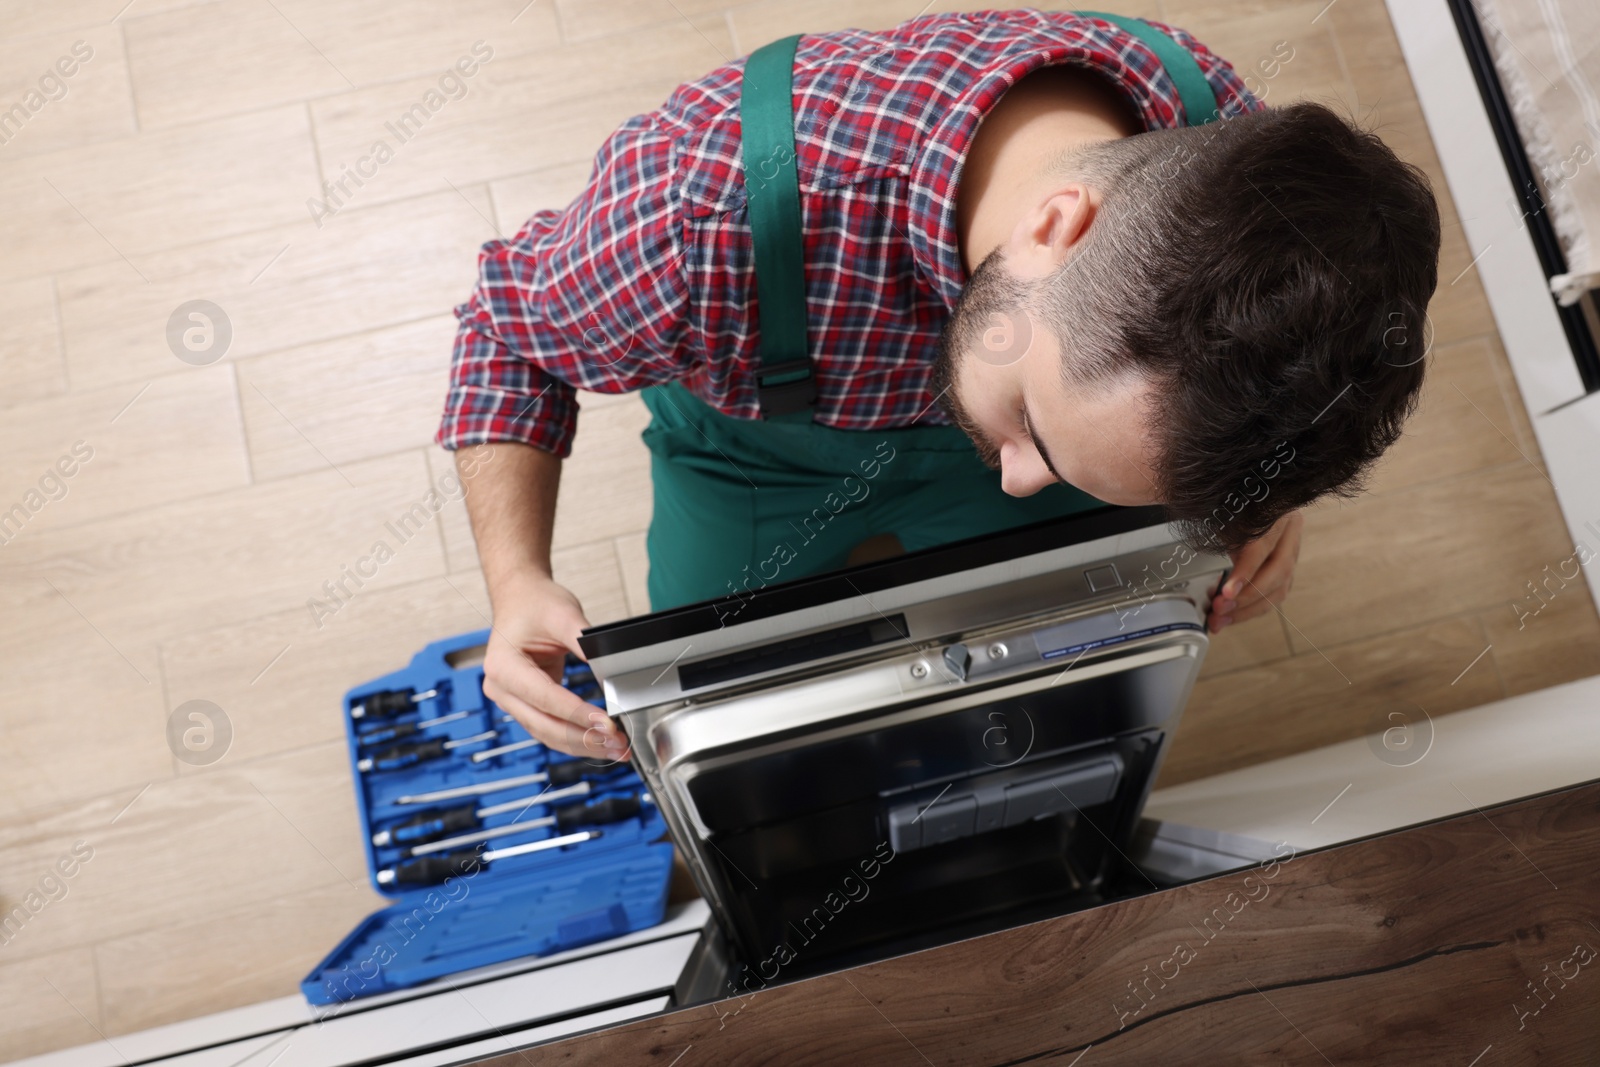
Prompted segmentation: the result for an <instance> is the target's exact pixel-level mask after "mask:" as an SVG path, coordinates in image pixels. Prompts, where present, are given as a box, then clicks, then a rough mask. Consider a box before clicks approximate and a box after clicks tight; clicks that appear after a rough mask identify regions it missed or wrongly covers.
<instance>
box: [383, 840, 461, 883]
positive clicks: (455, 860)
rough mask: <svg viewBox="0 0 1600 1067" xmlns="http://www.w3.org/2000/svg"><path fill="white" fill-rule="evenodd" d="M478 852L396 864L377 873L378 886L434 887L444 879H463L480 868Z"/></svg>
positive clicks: (445, 855) (452, 853)
mask: <svg viewBox="0 0 1600 1067" xmlns="http://www.w3.org/2000/svg"><path fill="white" fill-rule="evenodd" d="M479 855H480V850H479V849H475V848H468V849H463V850H461V851H460V852H447V853H445V854H444V855H442V856H423V857H421V858H419V859H414V860H407V861H406V862H404V863H397V864H395V865H394V866H393V867H389V868H387V869H385V870H381V871H379V872H378V884H379V885H434V884H436V883H439V882H442V881H444V880H445V879H446V878H452V877H457V878H459V877H464V876H466V875H468V874H472V873H474V872H476V871H477V869H478V868H479V867H480V866H482V864H483V861H482V860H481V859H480V858H479Z"/></svg>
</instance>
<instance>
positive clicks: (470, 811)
mask: <svg viewBox="0 0 1600 1067" xmlns="http://www.w3.org/2000/svg"><path fill="white" fill-rule="evenodd" d="M592 789H593V786H591V785H590V784H589V783H588V782H579V783H578V784H577V785H569V786H567V787H566V788H565V789H553V790H550V789H547V790H545V791H544V792H542V793H536V794H534V795H533V796H531V797H518V798H517V799H516V800H508V801H506V802H505V803H504V804H491V805H489V806H488V807H486V808H479V807H476V806H474V805H472V804H461V805H458V806H457V807H454V808H443V809H440V810H438V811H425V812H422V813H421V814H419V815H413V816H412V817H411V818H409V819H407V820H406V821H405V822H403V823H399V824H398V825H395V826H390V827H387V828H385V829H382V830H379V831H378V832H377V833H375V834H373V835H372V843H373V844H374V845H376V846H377V847H379V848H384V847H385V846H387V845H420V844H422V843H423V842H425V841H437V840H438V839H439V838H441V837H443V836H444V835H445V834H453V833H455V832H456V831H457V830H470V829H472V828H473V827H475V826H477V825H478V820H480V819H487V818H488V817H489V816H491V815H503V814H504V813H506V812H508V811H524V810H526V809H528V808H531V807H533V806H534V805H535V804H551V803H554V802H555V801H557V800H565V799H566V798H568V797H580V796H586V795H587V794H588V793H589V792H590V791H591V790H592Z"/></svg>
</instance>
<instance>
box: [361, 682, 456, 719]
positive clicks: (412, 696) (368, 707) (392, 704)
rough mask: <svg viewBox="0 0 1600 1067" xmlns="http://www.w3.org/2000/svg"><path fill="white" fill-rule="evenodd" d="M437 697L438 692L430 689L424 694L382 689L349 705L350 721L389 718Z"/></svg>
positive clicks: (408, 690)
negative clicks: (357, 702)
mask: <svg viewBox="0 0 1600 1067" xmlns="http://www.w3.org/2000/svg"><path fill="white" fill-rule="evenodd" d="M438 695H439V690H437V689H430V690H428V691H427V692H426V693H416V692H413V691H412V690H410V689H384V690H380V691H379V692H376V693H368V694H367V695H366V696H364V697H362V698H361V703H359V704H352V705H350V717H351V718H352V719H369V718H374V717H377V718H385V719H386V718H389V717H391V716H394V715H399V714H400V713H401V712H405V711H410V710H411V708H412V706H413V705H415V704H419V703H421V702H422V701H424V700H427V699H428V698H429V697H436V696H438Z"/></svg>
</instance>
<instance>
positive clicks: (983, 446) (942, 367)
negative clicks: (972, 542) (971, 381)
mask: <svg viewBox="0 0 1600 1067" xmlns="http://www.w3.org/2000/svg"><path fill="white" fill-rule="evenodd" d="M1019 290H1020V285H1019V283H1018V281H1017V280H1016V279H1015V278H1013V277H1012V276H1011V274H1010V273H1009V272H1007V270H1006V268H1005V264H1004V263H1002V262H1001V260H1000V250H999V249H998V248H997V249H995V250H994V251H993V252H990V253H989V254H988V255H987V256H985V257H984V259H983V262H982V263H979V264H978V266H977V269H976V270H974V271H973V272H972V277H971V278H970V279H969V280H968V281H967V285H966V288H964V289H963V290H962V291H961V296H960V298H959V299H958V300H957V301H956V307H955V310H954V311H952V312H951V313H950V321H949V322H947V323H945V327H944V330H943V331H942V332H941V333H940V334H939V347H938V351H937V353H936V354H935V356H934V360H933V379H932V381H931V382H930V383H929V385H930V388H932V390H933V395H934V400H935V402H936V403H937V404H938V405H939V408H940V410H941V411H943V412H944V413H945V415H946V417H948V418H949V419H950V421H951V422H953V423H955V425H956V426H957V427H958V428H960V430H961V431H962V432H963V433H965V434H966V435H967V436H968V437H970V438H972V444H973V447H974V448H976V449H977V450H978V458H979V459H980V460H982V461H983V465H984V466H985V467H988V468H989V469H990V470H995V471H997V470H999V469H1000V449H999V447H998V446H997V445H995V443H994V442H993V441H990V440H989V438H988V437H987V436H986V435H985V434H984V432H983V431H982V430H981V429H979V427H978V424H977V423H976V422H974V421H973V419H972V416H971V414H969V413H968V411H967V409H966V406H965V405H963V404H962V403H961V398H960V397H959V396H958V395H956V388H955V386H956V372H957V370H958V367H957V361H958V360H960V359H964V358H965V357H964V356H963V355H962V354H963V353H965V352H966V351H967V350H968V349H969V348H971V347H972V346H973V345H975V344H976V343H977V341H978V338H979V335H980V334H981V332H982V330H983V328H984V324H985V323H986V322H987V321H988V320H989V319H990V317H991V316H993V315H995V314H998V313H1001V312H1005V311H1009V310H1010V309H1011V308H1012V307H1013V306H1014V305H1015V302H1016V294H1017V293H1018V291H1019Z"/></svg>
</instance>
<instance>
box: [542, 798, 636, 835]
mask: <svg viewBox="0 0 1600 1067" xmlns="http://www.w3.org/2000/svg"><path fill="white" fill-rule="evenodd" d="M637 814H639V798H638V797H636V796H631V795H630V796H620V797H603V798H601V799H600V800H597V801H595V802H594V803H593V804H567V805H565V806H563V807H559V808H557V809H556V810H555V817H556V829H557V830H560V831H561V832H562V833H567V832H568V831H570V830H574V829H576V828H577V827H580V826H601V825H604V824H605V823H610V822H621V821H622V820H624V819H631V818H633V817H634V816H635V815H637Z"/></svg>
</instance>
